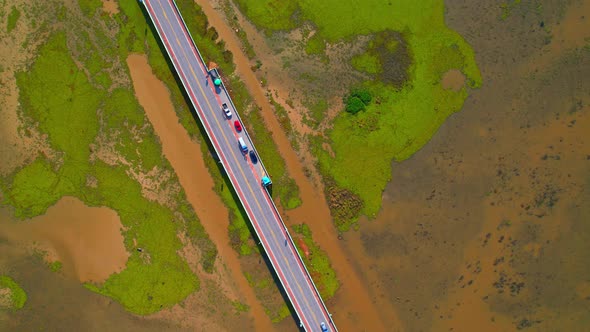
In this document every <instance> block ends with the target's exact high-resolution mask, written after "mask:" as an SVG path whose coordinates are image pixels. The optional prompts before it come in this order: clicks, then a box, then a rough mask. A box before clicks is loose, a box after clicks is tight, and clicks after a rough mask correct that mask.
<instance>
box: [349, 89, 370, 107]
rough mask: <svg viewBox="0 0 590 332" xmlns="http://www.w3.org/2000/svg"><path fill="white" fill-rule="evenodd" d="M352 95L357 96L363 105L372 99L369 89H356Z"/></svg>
mask: <svg viewBox="0 0 590 332" xmlns="http://www.w3.org/2000/svg"><path fill="white" fill-rule="evenodd" d="M352 96H354V97H358V98H359V99H360V100H361V101H362V102H363V104H365V105H369V103H370V102H371V100H372V99H373V97H372V96H371V94H370V93H369V91H366V90H357V91H355V92H353V93H352Z"/></svg>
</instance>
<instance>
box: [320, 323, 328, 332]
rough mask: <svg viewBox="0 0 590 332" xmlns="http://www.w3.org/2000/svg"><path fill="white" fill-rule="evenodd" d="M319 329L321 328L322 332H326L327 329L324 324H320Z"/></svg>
mask: <svg viewBox="0 0 590 332" xmlns="http://www.w3.org/2000/svg"><path fill="white" fill-rule="evenodd" d="M320 327H321V328H322V332H328V327H327V326H326V323H324V322H321V324H320Z"/></svg>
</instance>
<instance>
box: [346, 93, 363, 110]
mask: <svg viewBox="0 0 590 332" xmlns="http://www.w3.org/2000/svg"><path fill="white" fill-rule="evenodd" d="M364 109H365V103H363V101H362V100H361V99H360V98H359V97H355V96H350V97H349V98H348V100H347V101H346V111H347V112H348V113H350V114H356V113H358V112H360V111H363V110H364Z"/></svg>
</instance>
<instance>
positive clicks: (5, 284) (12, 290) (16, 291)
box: [0, 275, 27, 310]
mask: <svg viewBox="0 0 590 332" xmlns="http://www.w3.org/2000/svg"><path fill="white" fill-rule="evenodd" d="M2 289H8V290H9V291H8V293H6V296H9V297H10V299H7V302H9V304H10V307H9V309H11V310H19V309H22V307H24V306H25V303H26V302H27V293H26V292H25V291H24V289H22V287H21V286H19V284H17V283H16V281H14V279H12V278H11V277H9V276H7V275H0V290H2ZM2 300H3V301H2V302H4V300H5V299H2Z"/></svg>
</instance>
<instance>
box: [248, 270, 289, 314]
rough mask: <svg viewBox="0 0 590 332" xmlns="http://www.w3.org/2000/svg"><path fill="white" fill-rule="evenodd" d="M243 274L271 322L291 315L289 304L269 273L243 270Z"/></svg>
mask: <svg viewBox="0 0 590 332" xmlns="http://www.w3.org/2000/svg"><path fill="white" fill-rule="evenodd" d="M244 275H245V276H246V280H248V283H249V284H250V286H251V287H252V288H254V290H255V293H256V297H257V298H258V300H259V301H260V302H261V303H262V306H263V308H264V312H265V313H266V314H267V315H268V317H270V320H271V321H272V322H273V323H278V322H280V321H282V320H283V319H285V318H287V317H289V316H290V315H291V312H290V311H289V306H288V305H287V304H286V303H285V301H283V299H282V297H281V296H280V295H279V291H278V285H277V284H276V283H275V281H274V279H273V278H272V276H271V275H270V274H269V273H258V272H252V273H250V272H248V271H245V272H244Z"/></svg>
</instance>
